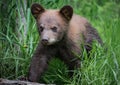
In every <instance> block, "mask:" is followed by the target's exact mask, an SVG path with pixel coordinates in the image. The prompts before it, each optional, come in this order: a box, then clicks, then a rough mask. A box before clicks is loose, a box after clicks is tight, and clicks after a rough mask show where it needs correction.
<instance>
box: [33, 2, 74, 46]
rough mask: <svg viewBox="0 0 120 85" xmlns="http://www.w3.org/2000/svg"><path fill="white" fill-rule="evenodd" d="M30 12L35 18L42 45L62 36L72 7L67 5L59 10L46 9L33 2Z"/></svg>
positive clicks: (65, 30)
mask: <svg viewBox="0 0 120 85" xmlns="http://www.w3.org/2000/svg"><path fill="white" fill-rule="evenodd" d="M31 12H32V15H33V16H34V18H35V19H36V22H37V26H38V31H39V34H40V36H41V42H42V43H43V44H44V45H53V44H54V43H57V42H59V41H61V40H62V39H63V38H64V36H65V35H66V33H67V30H68V28H69V21H70V20H71V18H72V15H73V9H72V7H71V6H68V5H67V6H64V7H62V8H61V9H60V10H46V9H44V8H43V7H42V6H41V5H40V4H37V3H35V4H33V5H32V6H31Z"/></svg>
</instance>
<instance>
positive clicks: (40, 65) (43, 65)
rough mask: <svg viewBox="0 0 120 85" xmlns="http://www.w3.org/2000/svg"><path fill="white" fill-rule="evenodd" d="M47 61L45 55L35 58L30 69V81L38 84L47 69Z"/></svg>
mask: <svg viewBox="0 0 120 85" xmlns="http://www.w3.org/2000/svg"><path fill="white" fill-rule="evenodd" d="M47 61H48V59H47V58H46V56H45V55H40V56H33V58H32V61H31V65H30V69H29V76H28V80H29V81H33V82H37V81H38V80H39V77H40V76H41V74H42V73H43V72H44V71H45V69H47V66H48V64H47Z"/></svg>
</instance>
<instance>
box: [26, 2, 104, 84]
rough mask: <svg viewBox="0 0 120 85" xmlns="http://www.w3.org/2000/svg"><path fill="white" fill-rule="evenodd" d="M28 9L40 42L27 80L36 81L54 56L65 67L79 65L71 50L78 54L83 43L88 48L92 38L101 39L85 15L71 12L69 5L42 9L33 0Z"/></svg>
mask: <svg viewBox="0 0 120 85" xmlns="http://www.w3.org/2000/svg"><path fill="white" fill-rule="evenodd" d="M31 12H32V15H33V16H34V18H35V19H36V23H37V27H38V32H39V34H40V42H39V44H38V46H37V49H36V51H35V53H34V55H33V57H32V61H31V65H30V69H29V76H28V80H29V81H34V82H37V81H38V80H39V77H40V76H41V75H42V73H43V72H44V71H45V70H46V69H47V67H48V63H49V61H50V60H51V59H52V58H53V57H55V56H57V57H59V59H61V60H62V61H64V63H65V64H67V66H68V68H69V70H73V69H74V68H79V67H80V59H78V58H77V57H76V56H75V54H78V55H80V54H81V52H82V48H83V47H84V48H85V49H86V50H87V52H89V51H90V50H91V49H92V47H91V45H92V42H93V41H94V40H96V41H98V42H99V43H102V40H101V39H100V37H99V35H98V33H97V31H96V30H95V29H94V28H93V27H92V26H91V25H90V23H89V22H88V21H87V20H86V19H85V18H83V17H81V16H79V15H76V14H73V8H72V7H71V6H68V5H66V6H64V7H62V8H61V9H60V10H46V9H44V8H43V7H42V6H41V5H40V4H37V3H35V4H33V5H32V6H31Z"/></svg>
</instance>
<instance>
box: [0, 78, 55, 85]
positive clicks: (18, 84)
mask: <svg viewBox="0 0 120 85" xmlns="http://www.w3.org/2000/svg"><path fill="white" fill-rule="evenodd" d="M0 85H55V84H40V83H36V82H29V81H21V80H8V79H2V78H0Z"/></svg>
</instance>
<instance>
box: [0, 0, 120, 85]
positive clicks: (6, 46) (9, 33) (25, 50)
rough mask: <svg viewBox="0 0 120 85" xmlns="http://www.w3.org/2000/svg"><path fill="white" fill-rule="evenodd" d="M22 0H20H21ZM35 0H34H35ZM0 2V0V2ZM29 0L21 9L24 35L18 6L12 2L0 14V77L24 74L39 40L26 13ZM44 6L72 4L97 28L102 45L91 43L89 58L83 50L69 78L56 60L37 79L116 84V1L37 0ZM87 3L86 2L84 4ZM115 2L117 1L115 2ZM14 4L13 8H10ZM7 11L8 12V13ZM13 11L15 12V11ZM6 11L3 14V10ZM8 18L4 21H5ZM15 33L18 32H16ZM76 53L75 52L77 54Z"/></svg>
mask: <svg viewBox="0 0 120 85" xmlns="http://www.w3.org/2000/svg"><path fill="white" fill-rule="evenodd" d="M23 1H24V0H23ZM36 1H37V0H34V2H36ZM1 2H2V1H1ZM1 2H0V3H1ZM32 2H33V1H32V0H30V1H29V4H28V7H27V10H26V11H25V16H26V21H27V34H26V35H25V34H24V26H23V23H22V21H21V14H20V8H19V5H20V4H22V3H20V2H18V3H17V4H19V5H18V6H17V5H16V2H14V1H12V2H11V3H10V9H8V11H7V10H6V11H5V12H3V14H0V17H1V18H0V21H2V20H3V21H5V22H4V23H3V22H1V23H0V26H1V27H0V77H2V78H8V79H17V78H19V77H21V76H26V75H27V73H28V67H29V63H30V60H31V57H32V54H33V52H34V50H35V47H36V45H37V43H38V41H39V35H38V33H37V30H36V25H35V20H34V19H33V17H32V16H31V14H30V4H31V3H32ZM37 2H40V3H41V4H42V5H43V6H44V7H46V8H61V7H62V6H63V5H65V4H70V5H72V6H73V7H74V12H75V13H77V14H80V15H82V16H84V17H86V18H87V19H88V20H89V21H90V22H91V23H92V25H93V26H94V27H95V28H96V29H97V30H98V32H99V33H100V36H101V37H102V40H103V42H104V43H105V44H104V47H100V46H99V45H97V44H94V45H93V50H92V51H91V54H90V58H88V57H87V54H86V52H84V53H83V56H84V58H83V59H82V58H81V64H82V65H81V68H80V69H78V70H75V72H74V76H73V78H69V76H68V70H67V67H66V65H64V63H63V62H61V61H60V60H59V59H53V60H52V61H51V62H50V66H49V68H48V71H46V72H45V74H44V75H43V76H42V78H41V80H40V81H42V82H45V83H57V84H64V83H68V84H71V85H80V84H81V85H89V84H91V85H117V84H120V76H119V74H120V44H119V42H120V38H119V36H120V29H119V27H120V14H119V12H120V10H119V9H120V5H119V1H117V0H111V1H109V0H103V1H99V0H81V1H79V0H75V1H69V0H52V1H51V0H47V1H46V0H38V1H37ZM88 2H89V3H88ZM116 2H117V3H116ZM14 4H15V5H16V9H15V8H14V7H13V6H14ZM9 10H11V12H9ZM15 10H17V12H16V11H15ZM6 12H8V13H10V15H9V16H8V17H9V18H7V17H5V18H4V17H3V15H4V13H6ZM15 13H18V15H17V17H18V22H19V26H18V29H17V30H15V20H16V15H15ZM7 21H8V22H7ZM16 33H19V34H20V36H21V37H20V38H19V35H17V34H16ZM78 56H79V55H78Z"/></svg>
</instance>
